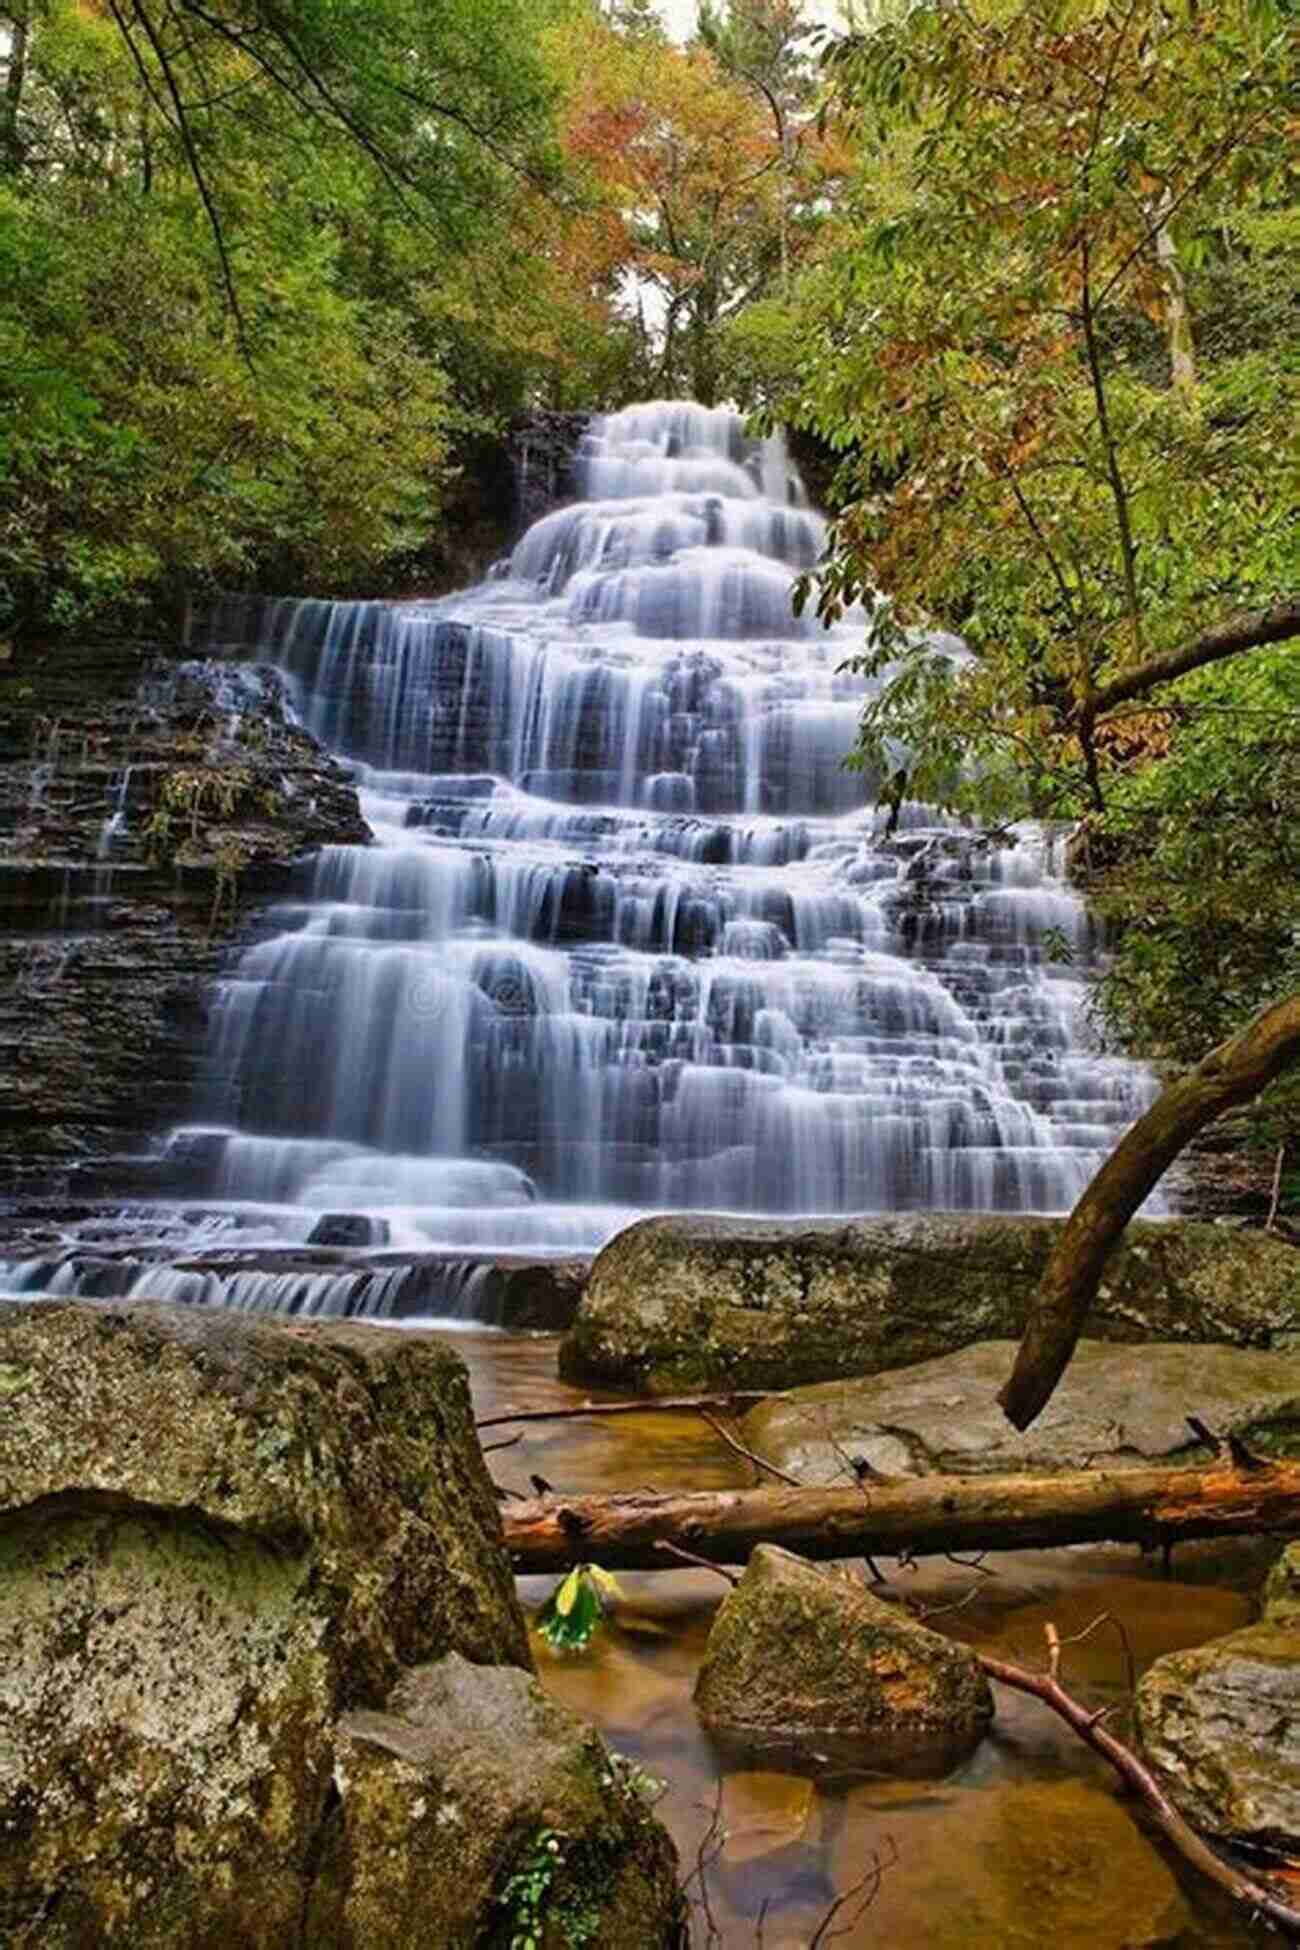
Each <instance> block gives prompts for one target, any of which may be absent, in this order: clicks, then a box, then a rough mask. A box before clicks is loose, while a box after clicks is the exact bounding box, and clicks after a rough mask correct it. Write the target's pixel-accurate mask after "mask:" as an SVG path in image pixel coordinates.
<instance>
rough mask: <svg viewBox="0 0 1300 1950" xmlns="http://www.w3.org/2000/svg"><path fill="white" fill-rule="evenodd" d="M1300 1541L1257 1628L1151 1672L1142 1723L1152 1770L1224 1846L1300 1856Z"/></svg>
mask: <svg viewBox="0 0 1300 1950" xmlns="http://www.w3.org/2000/svg"><path fill="white" fill-rule="evenodd" d="M1298 1591H1300V1545H1295V1544H1292V1545H1291V1546H1290V1548H1289V1549H1288V1550H1287V1552H1286V1553H1285V1554H1284V1556H1283V1558H1282V1560H1281V1562H1280V1564H1278V1565H1276V1566H1274V1569H1273V1572H1272V1575H1271V1576H1270V1578H1269V1581H1268V1584H1267V1585H1266V1586H1265V1590H1264V1614H1263V1617H1262V1618H1261V1619H1260V1621H1259V1623H1258V1624H1256V1625H1248V1626H1246V1627H1245V1629H1244V1630H1243V1631H1240V1632H1230V1633H1229V1634H1228V1635H1227V1637H1226V1638H1221V1639H1211V1641H1210V1643H1209V1644H1208V1645H1198V1646H1196V1647H1194V1648H1193V1649H1192V1650H1191V1651H1188V1652H1170V1653H1166V1655H1165V1657H1164V1658H1163V1659H1157V1660H1156V1662H1155V1664H1154V1665H1153V1666H1151V1667H1149V1668H1148V1670H1147V1671H1146V1673H1145V1674H1144V1675H1143V1677H1142V1680H1141V1682H1140V1683H1139V1685H1138V1690H1137V1725H1138V1732H1139V1733H1140V1735H1141V1738H1142V1745H1143V1748H1144V1749H1145V1752H1146V1758H1147V1760H1148V1762H1149V1763H1150V1765H1151V1768H1152V1770H1153V1771H1154V1773H1155V1774H1156V1776H1157V1778H1158V1779H1159V1781H1160V1782H1161V1785H1162V1786H1163V1787H1164V1788H1165V1790H1166V1792H1167V1793H1168V1794H1169V1796H1170V1798H1171V1799H1172V1800H1173V1801H1174V1803H1175V1804H1176V1805H1177V1807H1178V1808H1179V1810H1180V1811H1181V1812H1182V1814H1184V1815H1185V1816H1186V1817H1187V1819H1188V1821H1190V1822H1192V1823H1193V1824H1194V1825H1195V1826H1196V1827H1197V1828H1200V1829H1202V1830H1204V1831H1205V1832H1206V1833H1207V1834H1210V1835H1213V1836H1215V1837H1216V1838H1217V1839H1218V1840H1220V1841H1223V1842H1229V1843H1232V1844H1234V1845H1236V1846H1238V1847H1243V1848H1247V1849H1249V1850H1251V1851H1252V1852H1256V1853H1263V1854H1265V1855H1275V1856H1278V1857H1281V1858H1283V1859H1284V1860H1287V1861H1292V1862H1294V1861H1297V1860H1300V1603H1298V1602H1297V1592H1298Z"/></svg>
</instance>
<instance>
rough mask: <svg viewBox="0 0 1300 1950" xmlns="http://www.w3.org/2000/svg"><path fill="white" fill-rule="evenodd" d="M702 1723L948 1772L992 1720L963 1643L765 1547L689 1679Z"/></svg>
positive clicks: (760, 1740) (771, 1742) (877, 1762)
mask: <svg viewBox="0 0 1300 1950" xmlns="http://www.w3.org/2000/svg"><path fill="white" fill-rule="evenodd" d="M695 1704H696V1707H697V1708H698V1710H699V1714H700V1718H701V1719H702V1720H703V1721H704V1723H705V1724H706V1726H708V1727H710V1728H711V1729H713V1730H714V1731H715V1732H717V1733H719V1734H723V1735H725V1736H728V1737H729V1738H730V1739H732V1740H735V1741H737V1742H739V1743H741V1744H743V1745H746V1746H751V1747H755V1748H758V1749H764V1748H766V1749H780V1750H783V1751H784V1752H786V1753H787V1754H789V1753H792V1752H793V1753H799V1752H803V1753H805V1754H807V1755H810V1756H825V1755H826V1754H827V1753H828V1751H829V1753H830V1755H831V1757H832V1758H844V1759H846V1760H847V1759H856V1760H857V1761H858V1762H859V1763H860V1764H863V1765H868V1766H871V1767H873V1768H884V1767H890V1766H900V1765H901V1766H909V1767H910V1766H915V1765H917V1764H928V1765H930V1766H934V1767H946V1766H949V1765H951V1764H952V1763H953V1762H954V1761H956V1760H957V1759H959V1758H961V1757H962V1756H963V1755H964V1754H966V1753H967V1752H969V1750H970V1749H971V1748H972V1747H974V1746H975V1744H976V1743H977V1741H978V1740H979V1739H980V1738H981V1736H982V1735H983V1734H984V1732H985V1730H986V1729H987V1727H988V1724H989V1721H990V1720H991V1718H992V1716H993V1700H992V1696H991V1694H990V1692H989V1685H988V1681H987V1680H986V1679H985V1677H984V1675H983V1673H982V1672H981V1671H980V1669H979V1666H978V1665H977V1663H976V1661H975V1658H974V1655H973V1654H972V1653H971V1652H970V1651H968V1650H967V1648H966V1647H965V1646H962V1645H958V1644H956V1643H955V1642H954V1641H953V1640H951V1639H946V1638H941V1637H940V1636H939V1634H938V1633H937V1632H931V1631H928V1630H927V1629H926V1627H925V1626H924V1625H918V1624H917V1623H916V1621H915V1620H914V1619H912V1618H909V1617H908V1615H907V1614H906V1613H905V1612H903V1611H900V1610H899V1609H898V1607H897V1606H895V1605H888V1604H885V1603H884V1602H883V1601H882V1600H881V1599H879V1598H876V1597H873V1595H872V1594H871V1592H869V1591H868V1590H867V1589H866V1587H865V1586H864V1585H862V1584H860V1583H858V1582H857V1581H855V1580H853V1579H851V1578H850V1577H848V1576H847V1575H845V1574H843V1573H840V1572H837V1571H828V1570H826V1569H824V1568H822V1567H821V1566H818V1565H815V1564H809V1563H808V1562H807V1560H806V1559H804V1558H801V1557H796V1556H795V1555H794V1554H793V1553H792V1552H790V1551H785V1550H780V1549H779V1548H777V1546H775V1545H773V1544H760V1545H759V1546H758V1548H757V1550H755V1551H754V1552H753V1553H752V1555H751V1557H750V1560H749V1563H748V1565H747V1567H746V1569H745V1574H744V1576H743V1577H742V1578H741V1580H740V1583H739V1584H738V1585H737V1586H736V1587H735V1589H734V1590H733V1591H732V1592H731V1593H730V1594H729V1595H728V1596H727V1597H726V1598H725V1599H724V1600H723V1602H722V1605H721V1608H720V1609H719V1611H718V1615H717V1617H716V1618H715V1619H714V1622H713V1629H712V1631H711V1632H710V1634H709V1643H708V1646H707V1649H706V1651H705V1655H704V1663H703V1665H702V1666H701V1667H700V1671H699V1676H698V1678H697V1679H696V1682H695Z"/></svg>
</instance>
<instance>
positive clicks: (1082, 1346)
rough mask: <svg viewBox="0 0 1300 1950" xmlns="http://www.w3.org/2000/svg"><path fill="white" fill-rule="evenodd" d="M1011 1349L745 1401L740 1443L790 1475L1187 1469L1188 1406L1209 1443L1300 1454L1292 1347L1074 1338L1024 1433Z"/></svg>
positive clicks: (1190, 1449) (1192, 1454)
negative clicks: (1001, 1394)
mask: <svg viewBox="0 0 1300 1950" xmlns="http://www.w3.org/2000/svg"><path fill="white" fill-rule="evenodd" d="M1015 1353H1016V1344H1015V1342H1014V1341H979V1342H977V1343H976V1345H975V1346H973V1347H967V1348H963V1349H962V1351H961V1352H960V1353H959V1354H949V1355H944V1356H941V1357H940V1359H938V1360H937V1361H922V1362H920V1363H918V1364H917V1366H915V1367H908V1368H898V1369H894V1370H891V1372H889V1373H888V1374H880V1375H873V1376H869V1377H866V1378H864V1379H862V1380H856V1381H827V1382H822V1383H820V1384H819V1385H818V1386H816V1387H813V1388H796V1389H793V1390H791V1391H790V1393H788V1394H786V1395H782V1396H779V1397H776V1398H774V1399H773V1400H772V1401H769V1402H761V1403H760V1404H759V1405H758V1407H757V1408H753V1409H751V1410H750V1412H749V1414H748V1415H747V1416H746V1417H745V1420H744V1438H745V1442H746V1444H747V1445H748V1447H750V1448H751V1449H754V1450H756V1451H757V1452H758V1453H759V1454H760V1455H763V1456H766V1457H767V1458H768V1460H769V1461H770V1462H773V1463H775V1464H776V1465H777V1466H778V1467H779V1468H781V1469H784V1470H786V1471H788V1472H789V1474H790V1475H792V1476H796V1477H798V1479H799V1481H800V1482H802V1483H837V1482H845V1481H847V1482H852V1481H853V1473H852V1463H851V1461H850V1459H856V1460H861V1461H863V1462H866V1463H869V1464H870V1466H871V1468H872V1469H874V1470H878V1471H879V1472H880V1474H881V1475H883V1476H928V1475H932V1474H940V1475H981V1474H986V1475H997V1474H1000V1473H1002V1472H1007V1473H1013V1472H1016V1471H1019V1470H1024V1471H1028V1472H1031V1473H1033V1474H1035V1475H1041V1474H1044V1473H1050V1472H1051V1471H1053V1470H1069V1469H1087V1468H1092V1467H1099V1468H1106V1469H1124V1468H1142V1467H1148V1466H1151V1465H1159V1464H1168V1465H1169V1466H1170V1467H1171V1468H1189V1467H1192V1466H1194V1465H1196V1464H1198V1463H1204V1462H1208V1461H1209V1460H1210V1450H1209V1448H1208V1446H1207V1445H1206V1444H1205V1443H1203V1442H1200V1441H1198V1439H1197V1437H1196V1435H1195V1434H1194V1432H1193V1431H1192V1429H1191V1428H1190V1427H1189V1425H1188V1422H1187V1416H1188V1414H1189V1413H1194V1414H1195V1415H1197V1416H1198V1417H1199V1418H1200V1420H1201V1421H1202V1422H1203V1423H1205V1424H1206V1426H1207V1427H1208V1428H1210V1429H1211V1430H1212V1431H1213V1432H1214V1434H1215V1435H1217V1436H1218V1437H1219V1438H1220V1439H1221V1440H1222V1439H1224V1438H1226V1437H1227V1436H1229V1435H1236V1436H1240V1437H1241V1438H1242V1440H1243V1441H1244V1442H1246V1443H1247V1444H1248V1445H1249V1446H1250V1447H1252V1448H1254V1449H1257V1450H1262V1451H1265V1452H1267V1453H1269V1454H1286V1455H1300V1363H1297V1362H1296V1360H1295V1359H1294V1358H1293V1357H1292V1356H1290V1355H1279V1354H1272V1353H1268V1352H1265V1351H1262V1350H1259V1349H1256V1348H1236V1347H1202V1346H1188V1347H1178V1346H1143V1347H1119V1346H1108V1345H1106V1344H1104V1343H1102V1342H1100V1341H1081V1342H1080V1343H1079V1346H1078V1348H1077V1349H1076V1350H1075V1353H1074V1357H1073V1359H1072V1360H1071V1362H1070V1365H1069V1367H1068V1368H1067V1369H1066V1371H1065V1376H1064V1379H1063V1380H1062V1382H1061V1385H1060V1387H1059V1388H1058V1389H1057V1391H1056V1393H1055V1394H1054V1395H1053V1397H1052V1399H1051V1401H1050V1402H1049V1403H1048V1405H1047V1407H1046V1408H1045V1409H1044V1410H1043V1413H1042V1414H1041V1415H1040V1416H1039V1417H1038V1419H1037V1421H1035V1422H1034V1423H1033V1425H1032V1426H1031V1427H1030V1428H1029V1429H1027V1430H1026V1431H1025V1432H1024V1433H1023V1434H1022V1433H1021V1432H1020V1431H1019V1430H1017V1429H1013V1428H1012V1427H1011V1424H1010V1423H1009V1422H1008V1421H1007V1419H1006V1417H1005V1415H1004V1414H1003V1413H1002V1410H1001V1408H1000V1407H999V1406H998V1400H997V1392H998V1389H999V1388H1000V1387H1001V1385H1002V1383H1003V1382H1004V1381H1005V1379H1006V1377H1007V1375H1008V1374H1009V1373H1010V1371H1011V1365H1012V1362H1013V1361H1014V1359H1015ZM1298 1609H1300V1602H1298Z"/></svg>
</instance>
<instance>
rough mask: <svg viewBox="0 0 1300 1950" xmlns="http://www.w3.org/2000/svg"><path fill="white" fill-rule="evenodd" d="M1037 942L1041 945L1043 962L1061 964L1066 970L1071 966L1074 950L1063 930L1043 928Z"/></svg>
mask: <svg viewBox="0 0 1300 1950" xmlns="http://www.w3.org/2000/svg"><path fill="white" fill-rule="evenodd" d="M1039 940H1040V942H1041V943H1042V949H1043V959H1044V960H1045V961H1048V962H1061V963H1063V964H1064V965H1065V966H1066V967H1067V968H1068V967H1070V966H1071V965H1072V964H1073V961H1074V949H1073V948H1072V947H1071V945H1070V940H1069V936H1068V935H1067V934H1066V933H1065V930H1064V929H1063V928H1044V929H1043V932H1042V934H1041V935H1040V936H1039Z"/></svg>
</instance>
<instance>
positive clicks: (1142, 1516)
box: [502, 1458, 1300, 1573]
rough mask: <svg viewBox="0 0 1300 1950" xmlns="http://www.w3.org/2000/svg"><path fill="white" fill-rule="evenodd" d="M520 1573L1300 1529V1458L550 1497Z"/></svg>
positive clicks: (524, 1534)
mask: <svg viewBox="0 0 1300 1950" xmlns="http://www.w3.org/2000/svg"><path fill="white" fill-rule="evenodd" d="M502 1523H503V1526H504V1530H505V1542H506V1548H507V1550H508V1551H509V1552H510V1558H511V1562H512V1564H513V1565H514V1568H515V1570H516V1571H518V1572H521V1573H522V1572H534V1571H562V1570H565V1569H567V1567H568V1566H569V1565H571V1564H575V1563H581V1562H591V1563H595V1564H601V1565H604V1566H606V1567H607V1568H608V1569H610V1570H627V1571H654V1570H660V1571H663V1570H671V1569H672V1568H673V1566H674V1563H675V1561H676V1560H675V1557H674V1553H675V1552H677V1551H682V1550H685V1551H688V1552H690V1553H691V1554H692V1555H693V1556H694V1557H696V1558H701V1559H707V1560H708V1562H709V1563H711V1564H739V1563H743V1562H744V1561H745V1560H746V1559H747V1558H748V1556H749V1553H750V1552H751V1551H752V1550H753V1548H754V1546H755V1545H756V1544H783V1545H784V1546H785V1547H786V1548H787V1549H788V1550H794V1551H798V1552H800V1553H801V1554H802V1555H803V1556H804V1557H810V1558H838V1557H873V1556H888V1555H892V1554H895V1553H898V1554H909V1555H922V1556H924V1555H926V1554H928V1553H934V1552H941V1551H981V1550H1041V1549H1044V1548H1048V1547H1051V1546H1053V1545H1057V1544H1100V1543H1118V1544H1141V1545H1144V1546H1147V1547H1154V1546H1156V1545H1165V1544H1174V1543H1178V1542H1180V1541H1183V1540H1186V1539H1188V1538H1193V1537H1220V1536H1229V1535H1233V1534H1236V1533H1241V1532H1248V1533H1252V1534H1266V1533H1277V1534H1281V1535H1289V1534H1294V1533H1295V1532H1297V1531H1300V1464H1297V1463H1290V1462H1285V1463H1282V1462H1279V1463H1265V1462H1259V1461H1256V1460H1255V1459H1253V1458H1243V1459H1242V1460H1241V1461H1240V1462H1234V1463H1232V1464H1222V1463H1218V1462H1216V1463H1215V1464H1213V1465H1212V1466H1210V1467H1208V1468H1205V1469H1199V1470H1198V1469H1115V1470H1103V1469H1089V1470H1077V1471H1072V1472H1070V1473H1068V1474H1064V1475H1060V1476H926V1477H921V1478H919V1479H916V1480H908V1481H901V1482H891V1483H886V1484H878V1483H872V1484H870V1485H864V1486H863V1487H862V1488H860V1489H859V1488H853V1489H785V1488H783V1487H779V1486H778V1487H775V1488H770V1489H769V1488H764V1489H757V1490H698V1491H691V1492H683V1493H682V1494H680V1495H673V1494H671V1493H670V1494H666V1495H654V1494H651V1493H649V1492H641V1491H636V1492H633V1493H630V1494H620V1495H612V1496H558V1495H557V1496H546V1497H542V1498H539V1499H538V1500H536V1501H534V1502H519V1503H512V1504H510V1505H509V1506H508V1507H507V1508H506V1509H505V1510H503V1512H502Z"/></svg>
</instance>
